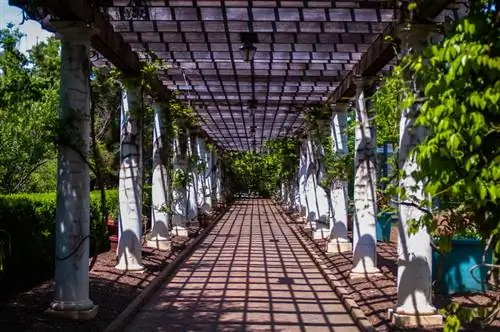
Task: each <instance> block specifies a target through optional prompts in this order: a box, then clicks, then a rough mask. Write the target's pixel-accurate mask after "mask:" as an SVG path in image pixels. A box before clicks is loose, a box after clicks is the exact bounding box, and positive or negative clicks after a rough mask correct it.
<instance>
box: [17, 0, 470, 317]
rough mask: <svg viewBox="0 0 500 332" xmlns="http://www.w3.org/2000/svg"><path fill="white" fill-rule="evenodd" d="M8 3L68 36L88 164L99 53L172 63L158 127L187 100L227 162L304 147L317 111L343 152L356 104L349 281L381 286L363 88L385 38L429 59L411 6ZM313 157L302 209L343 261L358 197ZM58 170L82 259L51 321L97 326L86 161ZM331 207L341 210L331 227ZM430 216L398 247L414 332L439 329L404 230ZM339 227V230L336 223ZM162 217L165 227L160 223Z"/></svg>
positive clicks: (440, 2)
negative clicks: (94, 58) (93, 57)
mask: <svg viewBox="0 0 500 332" xmlns="http://www.w3.org/2000/svg"><path fill="white" fill-rule="evenodd" d="M11 3H14V4H16V5H18V6H21V7H23V8H25V9H26V10H27V11H28V13H29V15H30V16H31V17H33V18H36V19H40V20H42V21H43V24H44V25H45V26H46V27H49V28H50V27H55V28H56V30H57V31H58V32H59V33H60V34H61V35H62V36H63V47H62V49H63V51H62V70H61V82H62V83H61V91H62V93H61V96H62V101H61V104H62V107H61V108H62V111H61V114H62V115H61V116H62V117H64V116H67V117H69V115H71V114H72V113H74V111H75V110H76V111H77V112H76V113H79V114H78V115H79V116H81V118H77V119H70V120H72V121H73V123H72V125H73V126H74V127H75V128H76V129H75V131H74V136H75V137H77V138H81V139H82V140H83V141H85V140H87V142H86V143H85V144H86V145H85V144H84V149H87V150H88V144H89V143H88V137H85V136H88V135H86V130H88V128H89V123H88V122H86V123H84V121H80V120H81V119H83V120H85V119H88V117H89V114H90V107H89V99H90V97H89V93H88V80H89V77H88V76H89V75H88V72H87V71H88V66H87V67H86V64H87V63H88V60H89V59H88V48H89V47H90V46H91V47H93V48H94V49H95V50H96V51H97V53H98V54H99V55H100V57H101V59H100V61H101V62H102V61H109V62H110V63H111V64H113V65H114V66H115V67H117V68H118V69H119V70H121V71H122V72H123V73H124V74H125V75H128V76H131V77H134V76H137V75H138V73H139V72H140V60H147V59H149V58H150V57H156V58H161V59H163V60H165V61H166V62H167V63H168V64H169V65H170V67H169V68H168V69H166V70H165V71H164V72H161V73H159V75H158V77H157V79H155V80H154V81H153V82H151V85H152V86H153V88H154V93H153V94H154V96H153V98H154V99H156V101H157V102H159V103H158V104H156V106H155V107H154V108H155V124H154V125H155V130H157V128H158V131H161V125H160V124H159V123H160V122H161V121H159V120H158V119H159V117H160V116H161V113H162V110H161V106H159V105H161V101H168V100H169V98H170V97H171V92H170V91H172V90H174V91H180V98H181V99H182V100H184V101H185V102H186V103H189V104H190V105H191V106H192V107H193V108H194V110H195V111H196V113H197V114H198V115H199V118H200V119H201V121H202V130H203V131H204V132H205V134H206V135H207V136H208V137H209V138H210V139H212V140H213V141H215V142H216V144H217V145H218V146H219V148H220V150H219V151H222V152H225V151H228V150H250V149H259V148H260V147H261V146H262V145H263V144H264V143H265V142H266V140H268V139H271V138H275V137H283V136H288V137H290V136H294V135H296V134H297V131H298V129H299V128H301V125H302V122H303V115H304V112H305V111H307V109H308V107H309V106H311V105H317V104H319V103H323V104H325V103H326V104H331V105H332V123H331V124H332V126H331V127H332V134H333V135H335V137H334V138H335V140H336V141H339V142H342V141H345V140H344V139H343V136H345V135H344V134H343V133H342V132H341V131H342V130H341V125H340V123H341V122H342V121H344V120H345V119H344V120H342V117H345V109H342V107H338V106H339V105H337V106H336V107H333V106H334V105H336V104H343V103H344V102H345V100H346V99H350V100H354V101H355V104H356V105H355V109H356V133H355V136H356V146H355V149H356V152H355V159H356V161H355V169H356V170H355V179H354V184H355V187H356V191H355V194H354V201H355V202H354V205H355V222H354V229H353V243H352V250H353V263H354V264H353V265H354V268H353V269H352V270H351V272H352V273H353V275H355V274H356V273H362V274H364V275H366V274H376V273H378V272H380V271H379V270H378V268H377V264H376V254H375V245H376V240H375V215H376V197H375V182H376V181H375V180H374V178H375V170H374V164H375V154H374V153H372V152H373V149H374V137H373V134H372V132H373V131H372V128H371V127H370V126H372V121H370V120H369V119H368V112H367V107H366V103H365V99H366V95H365V94H366V93H368V91H365V86H364V85H365V83H364V80H363V78H367V77H373V76H375V75H378V74H379V73H380V72H383V71H384V70H387V69H389V65H390V62H391V60H392V59H393V58H394V56H395V52H397V51H398V49H397V47H394V45H390V44H389V43H387V42H386V41H385V36H386V35H388V34H392V32H396V31H399V32H403V31H404V33H406V40H405V43H404V45H400V46H401V48H403V49H404V48H406V51H408V50H409V49H411V48H412V45H410V44H411V43H413V44H414V45H416V44H420V46H421V42H422V41H423V40H425V38H427V37H428V32H429V31H428V30H427V28H426V27H425V26H420V27H419V28H422V29H421V31H419V30H418V29H416V30H417V31H415V29H414V30H413V32H412V33H413V35H411V34H409V33H408V31H409V29H404V28H406V26H405V25H404V24H405V21H406V19H408V18H409V17H408V16H407V15H408V12H407V11H406V10H405V8H407V6H408V1H402V2H401V6H400V7H393V5H392V4H393V3H394V2H393V1H377V0H358V1H354V0H352V1H292V0H290V1H259V0H255V1H229V0H227V1H222V0H221V1H204V0H198V1H195V0H180V1H173V0H172V1H166V0H165V1H159V0H151V1H144V0H113V1H111V0H109V1H90V0H88V1H86V0H78V1H70V0H38V1H36V2H35V4H33V3H34V2H33V1H28V0H11ZM462 9H463V7H461V6H459V5H458V4H456V3H453V1H452V0H429V1H428V2H427V3H425V5H422V4H421V10H420V11H419V12H418V14H417V15H416V16H414V17H412V18H411V20H412V21H413V22H418V23H429V22H431V21H434V22H436V21H437V22H439V21H444V19H445V17H446V16H450V17H452V18H457V17H458V16H459V15H460V14H461V12H462ZM68 22H69V23H68ZM61 23H63V24H62V25H61ZM432 28H434V27H432ZM417 35H418V36H417ZM411 39H415V40H411ZM417 39H418V40H417ZM402 44H403V43H402ZM242 51H243V52H242ZM403 51H404V50H403ZM253 53H254V54H253ZM252 55H253V56H252ZM132 90H133V89H130V91H126V93H125V95H126V98H128V99H127V100H128V101H126V102H124V105H123V107H122V108H123V109H122V121H121V122H122V128H121V130H122V132H121V134H122V138H121V169H120V217H121V222H122V224H121V227H122V231H121V235H120V244H119V255H121V256H120V257H122V258H123V262H122V260H120V262H119V265H120V266H121V268H123V269H126V270H129V269H130V270H132V269H137V270H140V269H141V262H140V258H141V248H140V245H139V242H140V239H141V224H140V220H141V206H142V202H141V200H140V197H142V177H141V165H140V163H141V161H140V160H141V157H140V156H141V153H142V152H141V151H140V147H139V145H140V144H137V142H134V139H135V137H137V136H138V135H137V123H135V122H134V121H135V120H134V119H133V115H132V113H131V112H130V107H131V101H132V100H133V99H134V98H136V97H137V96H134V92H133V91H132ZM414 92H415V93H416V91H414ZM407 113H408V112H404V113H403V114H402V115H401V118H402V120H401V123H402V125H401V126H400V131H401V132H400V138H401V141H400V162H402V164H403V165H402V168H404V169H406V170H408V173H407V174H411V171H412V170H414V169H415V167H416V166H415V163H413V162H412V160H411V157H409V151H410V147H411V146H414V145H415V144H417V143H418V140H419V139H420V138H419V137H417V135H410V134H409V133H408V131H409V128H411V126H412V123H413V122H412V121H413V120H414V119H413V118H412V115H409V114H407ZM157 120H158V123H157ZM196 134H198V133H196ZM155 135H156V136H155V137H154V138H153V150H154V151H155V153H156V152H157V151H159V150H161V149H162V142H161V135H160V134H158V135H157V134H155ZM189 139H191V144H192V147H191V150H198V152H197V153H198V154H201V155H203V156H204V158H207V159H206V160H207V161H209V163H210V164H212V165H215V164H217V159H218V156H217V155H216V154H212V155H211V156H209V153H207V151H206V149H205V148H204V147H203V146H204V144H205V143H204V139H203V138H200V137H196V138H195V140H193V139H192V138H189ZM189 139H188V140H189ZM163 145H164V144H163ZM312 145H313V142H311V140H310V139H309V138H306V139H305V140H302V141H301V157H300V165H297V168H298V172H297V173H298V174H297V178H298V179H297V181H296V185H297V186H298V188H296V189H297V191H298V192H299V194H298V195H297V197H295V198H296V199H297V200H295V201H294V200H292V202H291V204H292V205H295V204H298V205H299V206H300V207H301V208H302V207H305V208H306V209H307V210H308V213H309V215H308V216H307V219H308V220H310V221H314V222H317V221H319V220H321V219H322V218H324V219H326V220H329V221H330V222H329V229H328V232H329V234H331V235H329V236H330V237H329V241H330V243H329V248H330V244H331V246H332V248H333V250H337V251H345V250H351V249H350V248H351V243H350V242H349V240H348V239H347V220H346V219H347V216H346V213H347V212H346V211H347V204H346V201H347V197H346V186H347V185H346V184H345V183H344V184H343V187H342V186H341V187H339V188H330V189H331V190H330V192H326V190H329V189H325V188H322V187H321V186H320V185H318V183H319V181H318V180H319V179H318V178H314V176H316V177H318V175H317V174H319V173H320V171H321V169H320V167H319V166H318V165H316V164H315V163H316V160H315V158H314V156H313V154H314V153H313V152H312V150H313V148H312ZM193 147H195V148H193ZM345 149H346V147H337V150H336V151H335V152H336V153H344V152H345V151H342V150H345ZM124 151H125V152H124ZM193 152H194V151H191V153H193ZM85 153H86V151H83V154H85ZM153 159H154V160H153V166H154V167H155V166H158V171H156V170H153V184H152V185H153V204H156V203H158V204H161V203H162V202H165V201H166V196H165V193H164V190H162V188H161V185H162V183H161V182H162V177H166V175H165V174H166V173H165V165H162V164H161V160H160V159H161V158H156V155H155V156H154V157H153ZM157 161H158V162H157ZM173 164H174V165H173V168H174V170H175V169H182V167H185V165H186V164H187V162H186V160H184V161H183V162H174V163H173ZM212 165H211V166H212ZM58 167H59V177H60V178H59V182H60V183H62V184H61V185H58V207H57V209H58V213H59V212H60V213H59V214H58V220H57V223H58V227H59V228H58V232H59V233H57V236H58V239H59V244H58V245H56V246H58V247H57V248H58V250H61V256H63V255H66V254H67V252H68V250H69V249H68V248H73V247H77V249H76V250H75V252H77V253H79V256H77V257H71V258H72V259H71V260H67V261H64V262H57V264H59V265H57V264H56V293H57V294H56V301H55V304H54V305H53V309H54V310H55V311H56V312H59V313H61V312H62V313H64V314H66V313H67V312H68V311H69V312H70V314H72V313H74V312H75V311H76V312H77V314H76V315H77V316H78V317H80V315H81V311H85V310H90V311H91V313H90V314H89V315H90V316H91V315H95V310H94V309H93V303H92V301H90V300H89V297H88V275H87V274H88V273H87V272H88V243H86V245H82V246H81V243H84V242H88V241H86V239H88V237H89V235H88V213H86V212H88V204H87V203H88V202H85V197H87V196H88V193H89V192H88V190H89V189H88V165H86V164H85V162H84V161H82V158H81V154H78V153H75V151H73V150H72V149H71V148H69V147H65V146H60V160H59V166H58ZM162 167H163V168H162ZM210 168H211V167H210ZM216 168H217V167H216ZM311 170H313V172H311ZM311 174H315V175H311ZM204 177H205V178H208V177H207V176H206V175H204ZM210 177H212V180H213V181H214V182H211V183H210V184H209V185H207V186H208V188H209V189H211V194H212V193H213V192H216V193H217V195H219V194H220V193H221V188H220V187H221V174H220V167H219V168H218V173H216V174H215V176H214V174H212V175H210ZM156 179H158V181H156ZM157 182H158V183H157ZM400 185H401V186H403V187H405V189H406V190H407V192H408V193H410V192H411V193H412V195H413V196H414V197H420V198H423V192H422V191H421V190H420V189H415V188H416V187H418V186H416V182H415V180H414V179H413V178H412V176H411V175H409V176H407V177H405V178H404V179H403V180H402V181H401V183H400ZM202 186H203V185H202ZM188 187H189V188H188ZM198 187H199V186H198ZM183 190H184V194H183V195H184V196H186V195H185V193H186V192H189V194H192V195H191V201H190V202H188V204H186V205H189V206H190V207H191V208H193V209H194V210H195V211H194V218H196V213H197V212H196V209H197V208H198V207H199V205H200V202H199V201H196V199H194V200H193V199H192V198H193V197H195V196H196V189H195V184H193V183H191V184H188V185H186V187H185V188H183ZM202 195H204V193H203V194H202ZM187 196H189V195H187ZM219 196H220V195H219ZM219 196H218V197H217V200H219V199H220V200H223V199H224V198H223V196H224V195H222V196H220V197H219ZM155 197H156V198H155ZM330 197H332V198H331V201H328V200H330ZM186 200H187V199H186ZM331 203H333V205H335V207H334V210H335V211H334V213H332V211H331V206H332V204H331ZM182 204H184V202H183V203H182ZM197 204H198V205H197ZM154 213H156V212H154ZM162 213H163V215H165V214H166V213H165V212H161V213H160V212H158V216H160V215H161V214H162ZM183 213H185V214H184V215H181V217H182V218H181V219H182V220H181V222H185V221H186V219H189V218H188V212H183ZM419 213H420V214H421V213H422V212H421V211H419V210H418V209H417V208H415V207H411V206H410V207H408V206H401V207H400V216H401V218H400V241H399V243H398V246H399V251H400V253H401V257H399V262H400V265H399V270H398V303H397V309H396V314H400V317H399V318H397V319H400V320H406V321H409V322H415V319H416V321H417V322H421V319H424V318H421V317H425V320H426V322H439V321H440V319H441V318H442V317H440V316H439V317H438V315H435V314H436V311H435V308H434V307H433V306H432V300H431V289H432V285H431V282H430V273H431V272H430V266H431V264H432V263H431V261H432V256H431V248H430V237H429V234H427V232H426V231H425V230H421V231H419V232H418V233H417V234H415V235H413V236H409V234H408V231H407V227H408V226H407V221H408V220H410V219H412V218H417V217H418V216H419ZM332 214H335V220H333V219H331V217H332ZM158 216H157V215H154V216H153V219H154V218H156V217H158ZM163 217H164V216H163ZM163 217H162V218H163ZM78 218H80V219H78ZM334 221H335V222H334ZM86 223H87V224H86ZM155 223H156V221H155ZM157 224H162V225H163V226H162V227H163V228H162V231H163V233H162V234H158V235H161V238H162V240H165V239H166V237H168V236H169V232H170V231H171V230H170V229H168V227H169V226H168V225H167V223H166V221H165V220H163V221H162V222H161V223H160V222H158V223H157ZM82 225H83V226H82ZM184 226H185V225H184ZM77 228H78V229H77ZM185 231H186V232H187V230H186V229H185ZM71 232H75V233H74V234H72V233H71ZM68 233H69V235H68ZM122 239H124V240H123V241H122ZM80 246H81V247H82V249H79V248H80ZM120 246H122V247H120ZM85 248H86V249H85ZM120 248H122V249H121V250H122V251H121V254H120ZM85 250H87V251H86V252H85ZM80 251H81V253H80ZM120 259H121V258H120ZM117 266H118V265H117ZM131 266H133V268H131ZM58 267H59V268H58ZM75 267H76V268H75ZM75 270H76V271H75ZM68 276H69V277H68ZM415 317H416V318H415ZM433 319H434V320H433Z"/></svg>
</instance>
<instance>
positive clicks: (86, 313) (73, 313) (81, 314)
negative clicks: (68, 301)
mask: <svg viewBox="0 0 500 332" xmlns="http://www.w3.org/2000/svg"><path fill="white" fill-rule="evenodd" d="M98 311H99V306H97V305H94V306H93V307H92V308H90V309H85V310H56V309H54V308H53V307H52V305H51V307H50V308H48V309H47V310H45V313H46V314H47V315H51V316H57V317H63V318H67V319H74V320H91V319H94V318H95V316H97V312H98Z"/></svg>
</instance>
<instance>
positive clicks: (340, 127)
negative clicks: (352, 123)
mask: <svg viewBox="0 0 500 332" xmlns="http://www.w3.org/2000/svg"><path fill="white" fill-rule="evenodd" d="M346 108H347V105H342V106H340V105H336V106H334V112H333V115H332V123H331V129H332V137H333V152H334V153H335V154H337V155H346V154H347V153H348V148H347V135H346V133H345V128H346V127H347V110H346ZM347 200H348V195H347V181H338V182H337V183H335V184H334V187H333V188H332V192H331V204H332V210H333V218H332V219H333V220H332V221H331V223H330V241H329V242H328V252H331V253H336V252H344V251H350V250H352V245H351V243H350V241H349V239H348V237H347Z"/></svg>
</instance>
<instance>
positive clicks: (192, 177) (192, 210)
mask: <svg viewBox="0 0 500 332" xmlns="http://www.w3.org/2000/svg"><path fill="white" fill-rule="evenodd" d="M188 139H189V145H188V154H189V157H190V159H191V162H190V163H188V173H189V174H188V175H189V176H188V179H189V181H188V183H187V186H188V187H187V194H188V197H187V198H188V202H189V203H188V210H187V217H188V221H189V222H190V223H192V224H193V223H197V222H198V188H197V186H198V183H197V177H198V170H197V168H196V165H197V162H194V161H195V160H196V161H197V160H198V150H197V148H196V135H193V134H188Z"/></svg>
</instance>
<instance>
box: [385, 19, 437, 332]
mask: <svg viewBox="0 0 500 332" xmlns="http://www.w3.org/2000/svg"><path fill="white" fill-rule="evenodd" d="M429 28H432V27H429V26H414V27H412V30H411V31H404V32H401V37H402V40H403V47H404V50H405V51H404V52H408V51H410V49H414V50H417V51H419V50H421V48H422V42H423V41H424V40H425V38H426V36H427V35H428V34H429ZM414 84H415V83H414ZM414 91H415V94H416V95H417V96H418V94H419V92H418V88H417V87H414ZM420 106H421V105H420V104H419V103H418V102H417V103H416V104H415V105H414V107H413V108H412V109H408V110H406V111H404V112H403V114H402V115H401V122H400V126H399V137H400V140H399V164H400V167H401V169H402V170H403V171H404V172H405V174H406V175H405V176H404V177H403V179H402V180H401V181H400V187H402V188H404V189H405V190H406V193H407V195H408V197H413V200H411V201H412V202H413V203H416V204H417V205H419V204H420V202H421V201H422V200H424V199H425V198H426V197H425V194H424V191H423V183H421V182H418V183H417V182H416V181H415V179H414V178H413V177H412V176H411V173H412V172H414V171H416V170H417V169H418V165H417V164H416V162H415V158H413V157H412V156H411V155H410V151H411V150H412V148H413V147H415V146H416V145H417V144H419V143H420V142H421V141H422V140H423V139H424V137H425V134H426V133H425V130H424V129H423V128H421V127H417V128H415V127H414V124H415V119H416V118H417V116H418V114H419V111H420ZM422 215H423V212H422V211H421V210H419V209H418V208H416V207H413V206H408V205H400V206H399V221H400V223H399V232H398V237H399V238H398V260H397V263H398V276H397V282H398V300H397V305H396V309H395V313H394V315H392V320H393V322H394V323H395V324H396V325H399V326H401V325H413V326H414V325H440V324H441V323H442V316H441V315H439V314H438V312H437V310H436V308H435V307H434V306H433V305H432V249H431V246H430V243H431V238H430V235H429V234H428V233H427V230H426V229H425V228H422V229H420V230H419V231H418V232H417V233H416V234H414V235H409V234H408V229H409V226H408V222H409V221H410V220H414V219H415V220H418V219H420V217H422Z"/></svg>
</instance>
